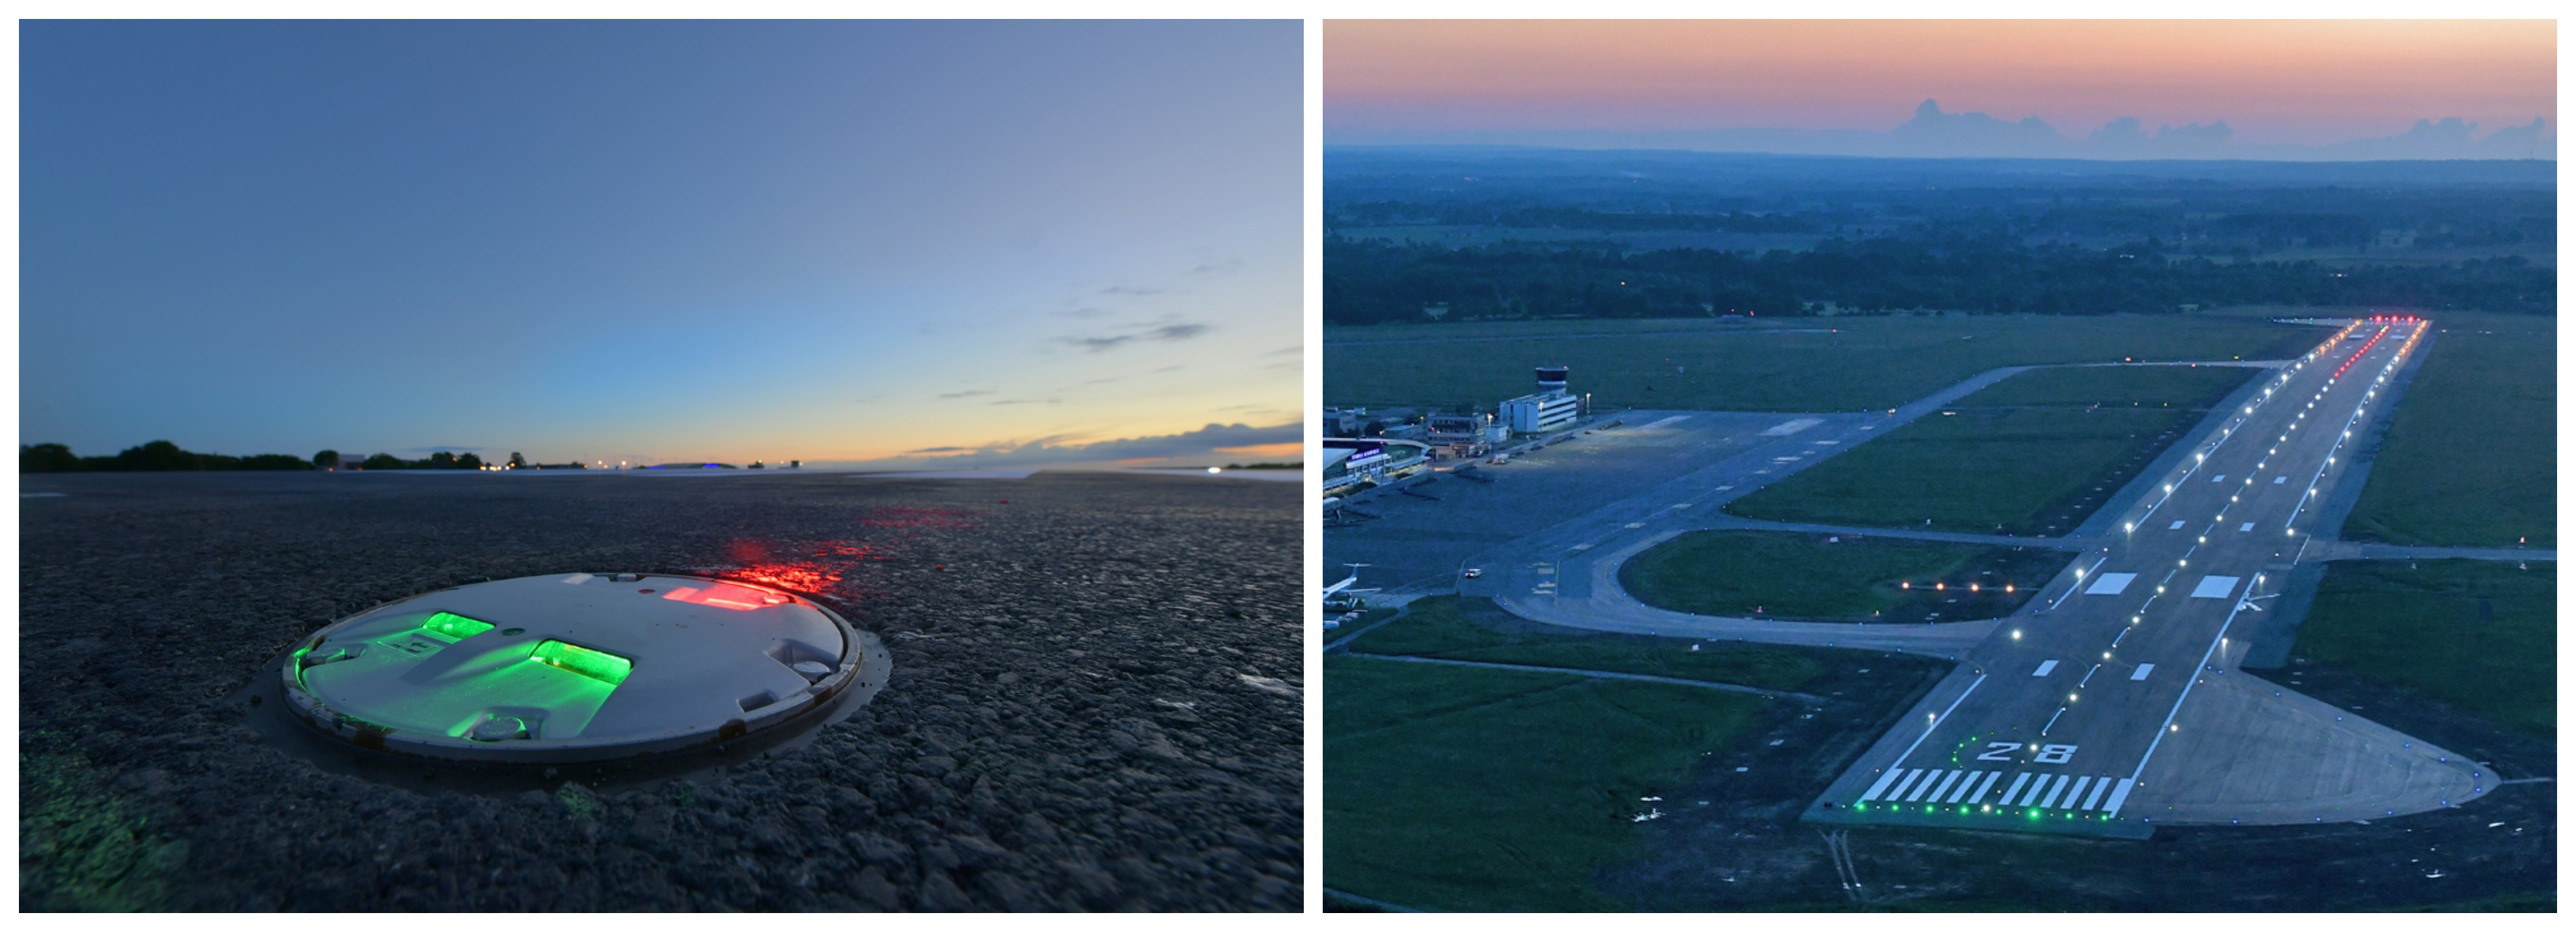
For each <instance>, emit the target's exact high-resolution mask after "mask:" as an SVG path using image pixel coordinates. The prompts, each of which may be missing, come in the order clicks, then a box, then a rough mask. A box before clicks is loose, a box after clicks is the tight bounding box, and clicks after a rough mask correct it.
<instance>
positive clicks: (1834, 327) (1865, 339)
mask: <svg viewBox="0 0 2576 932" xmlns="http://www.w3.org/2000/svg"><path fill="white" fill-rule="evenodd" d="M2325 334H2326V331H2325V330H2323V329H2321V328H2316V327H2295V326H2288V325H2283V324H2274V323H2270V322H2268V321H2264V320H2261V319H2258V318H2249V317H2243V316H2234V317H2226V316H2209V315H2192V316H2160V317H2130V316H2120V315H2107V316H2101V317H2053V316H2026V315H1978V316H1974V317H1969V316H1944V317H1895V316H1887V317H1878V316H1871V317H1823V318H1799V319H1795V320H1785V319H1784V320H1780V321H1771V320H1768V319H1765V320H1758V321H1747V320H1744V319H1742V318H1736V319H1733V320H1728V321H1721V320H1708V319H1685V320H1585V321H1509V322H1504V321H1496V322H1469V323H1463V324H1441V325H1421V326H1413V325H1401V326H1374V327H1334V328H1329V329H1328V330H1327V331H1326V332H1325V336H1324V341H1325V342H1324V400H1325V403H1326V404H1332V405H1364V406H1368V407H1379V406H1386V405H1430V406H1444V407H1454V408H1460V409H1463V410H1490V409H1491V407H1492V405H1493V404H1494V403H1495V402H1498V401H1501V400H1503V399H1505V398H1511V397H1514V396H1517V395H1525V394H1528V393H1529V392H1530V384H1531V383H1530V369H1531V367H1532V366H1536V365H1540V364H1549V365H1567V366H1571V367H1572V368H1573V381H1572V383H1571V387H1572V389H1573V390H1574V391H1576V392H1579V393H1584V394H1589V395H1591V396H1592V406H1593V408H1594V410H1604V411H1606V410H1614V409H1617V408H1649V409H1669V410H1692V411H1801V412H1813V411H1885V410H1887V409H1889V408H1894V407H1896V406H1898V405H1902V404H1904V403H1906V402H1908V401H1912V400H1914V399H1916V398H1920V397H1923V396H1925V395H1929V394H1931V393H1933V392H1936V391H1939V390H1941V389H1943V388H1945V387H1948V386H1950V385H1954V384H1957V383H1958V382H1960V381H1961V380H1964V379H1967V378H1969V377H1971V376H1974V375H1976V374H1977V373H1980V372H1984V371H1987V370H1989V369H1994V368H1998V367H2002V366H2026V365H2056V364H2063V363H2094V362H2121V361H2123V360H2136V361H2141V362H2154V361H2189V360H2232V359H2282V358H2289V357H2295V356H2297V355H2299V354H2301V353H2305V352H2307V351H2308V350H2310V349H2313V348H2315V346H2316V344H2317V343H2318V341H2320V340H2322V339H2324V337H2325ZM1918 520H1919V519H1918Z"/></svg>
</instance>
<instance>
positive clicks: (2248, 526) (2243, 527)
mask: <svg viewBox="0 0 2576 932" xmlns="http://www.w3.org/2000/svg"><path fill="white" fill-rule="evenodd" d="M2253 529H2254V522H2252V521H2247V522H2245V523H2244V524H2240V525H2237V526H2236V533H2239V534H2243V533H2245V532H2247V531H2251V530H2253Z"/></svg>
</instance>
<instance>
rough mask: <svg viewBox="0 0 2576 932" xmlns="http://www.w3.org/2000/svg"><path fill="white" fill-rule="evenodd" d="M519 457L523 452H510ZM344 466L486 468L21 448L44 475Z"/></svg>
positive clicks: (450, 462) (388, 458)
mask: <svg viewBox="0 0 2576 932" xmlns="http://www.w3.org/2000/svg"><path fill="white" fill-rule="evenodd" d="M511 456H512V457H513V458H516V457H517V456H518V454H515V453H514V454H511ZM342 465H350V466H356V467H358V468H361V469H481V468H483V459H482V458H481V457H478V456H475V455H474V454H472V453H463V454H458V453H449V452H446V451H440V452H437V453H432V454H430V455H429V458H427V459H418V460H407V459H402V458H400V457H397V456H394V455H392V454H389V453H378V454H376V455H374V456H370V457H367V458H366V459H365V460H364V461H361V462H356V463H344V461H343V460H342V459H341V457H340V454H339V451H336V450H324V451H322V452H320V453H316V454H314V455H313V458H312V459H309V460H308V459H305V458H303V457H300V456H291V455H288V454H285V453H260V454H255V455H252V456H226V455H224V454H221V453H191V452H189V451H187V450H182V449H180V448H179V445H178V444H175V443H171V442H170V441H167V440H155V441H152V442H150V443H147V444H144V445H142V446H139V447H128V448H126V449H125V451H124V452H121V453H118V454H116V455H115V456H76V455H73V453H72V450H71V447H69V446H65V445H63V444H59V443H39V444H35V445H33V446H28V445H25V444H21V445H19V447H18V471H19V472H22V473H39V472H202V471H216V470H244V469H267V470H297V469H332V468H336V467H339V466H342Z"/></svg>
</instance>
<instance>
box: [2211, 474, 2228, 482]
mask: <svg viewBox="0 0 2576 932" xmlns="http://www.w3.org/2000/svg"><path fill="white" fill-rule="evenodd" d="M2209 481H2211V482H2225V481H2227V474H2226V473H2219V474H2218V475H2215V476H2211V477H2209Z"/></svg>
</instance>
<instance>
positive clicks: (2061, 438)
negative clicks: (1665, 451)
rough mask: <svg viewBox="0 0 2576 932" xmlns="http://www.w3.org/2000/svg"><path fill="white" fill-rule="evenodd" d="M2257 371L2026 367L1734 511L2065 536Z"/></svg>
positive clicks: (1759, 493) (1760, 516) (1771, 488)
mask: <svg viewBox="0 0 2576 932" xmlns="http://www.w3.org/2000/svg"><path fill="white" fill-rule="evenodd" d="M2259 371H2261V370H2257V369H2248V368H2236V367H2218V366H2200V367H2186V366H2118V367H2098V368H2082V369H2038V370H2032V371H2030V372H2024V373H2022V374H2020V375H2016V376H2013V377H2012V378H2009V379H2005V380H2003V381H2002V382H1999V383H1996V384H1995V385H1993V386H1991V387H1988V388H1986V389H1985V390H1983V391H1980V392H1977V393H1976V394H1973V395H1969V396H1968V397H1966V398H1962V399H1960V400H1959V402H1958V404H1956V405H1954V406H1952V407H1950V408H1947V409H1944V410H1943V411H1942V412H1941V413H1939V414H1934V415H1929V416H1926V417H1924V418H1922V419H1920V420H1917V421H1914V422H1913V423H1910V424H1907V425H1905V426H1904V427H1900V428H1898V429H1896V430H1894V431H1891V432H1889V433H1888V434H1887V435H1886V436H1883V437H1880V438H1878V439H1876V440H1872V441H1870V442H1868V443H1864V444H1861V445H1859V446H1857V447H1854V448H1852V449H1851V450H1849V451H1847V452H1845V453H1843V454H1841V455H1839V456H1836V457H1834V458H1832V459H1829V460H1826V461H1824V462H1822V463H1818V464H1816V465H1815V466H1813V467H1811V468H1809V469H1807V470H1805V471H1803V472H1800V473H1798V474H1796V475H1793V476H1791V477H1789V478H1788V479H1785V480H1782V481H1781V482H1779V483H1778V484H1775V485H1772V486H1769V487H1767V488H1764V489H1762V490H1760V491H1757V492H1754V493H1753V494H1751V495H1747V496H1745V497H1743V498H1740V499H1737V500H1735V501H1734V502H1732V503H1729V504H1728V505H1727V506H1726V510H1727V511H1728V512H1730V513H1733V514H1737V515H1741V516H1744V517H1747V518H1758V519H1764V520H1772V521H1801V522H1814V523H1823V524H1844V525H1862V526H1872V527H1892V526H1903V527H1908V528H1924V529H1928V530H1939V531H1962V532H1969V533H1983V534H2015V535H2025V536H2026V535H2034V534H2038V535H2052V536H2053V535H2058V534H2064V533H2067V532H2069V531H2072V530H2074V529H2075V527H2076V526H2077V525H2079V524H2081V523H2083V521H2084V518H2085V517H2086V516H2087V515H2090V514H2092V512H2093V510H2094V509H2095V508H2098V507H2100V506H2101V505H2102V503H2103V502H2105V501H2107V500H2109V497H2110V496H2111V495H2112V494H2114V493H2116V492H2118V491H2119V489H2120V486H2121V485H2123V484H2125V483H2127V482H2128V481H2129V480H2130V479H2132V478H2134V477H2135V476H2136V475H2137V474H2138V471H2139V470H2142V469H2144V468H2146V466H2147V464H2148V463H2151V462H2153V461H2154V460H2155V458H2156V456H2157V455H2158V454H2159V453H2161V452H2163V450H2164V448H2165V447H2166V446H2168V445H2170V444H2171V443H2173V442H2174V441H2175V440H2177V439H2180V437H2181V436H2182V432H2183V431H2185V430H2188V429H2189V428H2190V427H2191V426H2192V425H2193V424H2195V423H2197V422H2198V421H2199V420H2200V419H2201V418H2202V417H2203V416H2205V415H2206V414H2207V412H2208V408H2209V407H2210V406H2211V405H2213V404H2215V403H2217V401H2218V400H2219V399H2221V398H2224V397H2225V396H2226V394H2227V392H2229V391H2230V390H2233V389H2234V388H2235V387H2236V386H2238V385H2242V384H2243V383H2244V382H2245V381H2246V380H2248V379H2251V378H2253V377H2254V374H2255V373H2256V372H2259Z"/></svg>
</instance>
